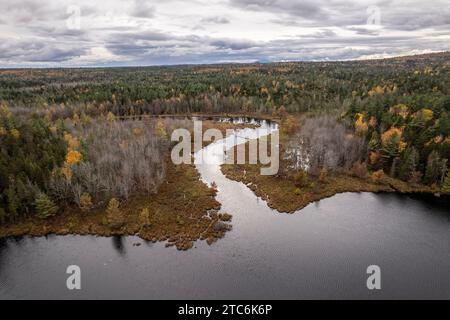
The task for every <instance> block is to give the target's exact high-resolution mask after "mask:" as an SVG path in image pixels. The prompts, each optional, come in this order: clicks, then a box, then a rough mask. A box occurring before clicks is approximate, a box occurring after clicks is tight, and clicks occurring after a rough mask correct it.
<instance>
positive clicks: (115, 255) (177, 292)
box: [0, 123, 450, 299]
mask: <svg viewBox="0 0 450 320" xmlns="http://www.w3.org/2000/svg"><path fill="white" fill-rule="evenodd" d="M263 128H269V130H275V129H276V127H274V126H272V125H270V124H268V123H263ZM255 133H256V131H255V129H246V130H241V131H239V134H238V135H237V136H239V137H252V136H253V135H254V134H255ZM237 142H239V143H240V142H242V141H237ZM221 143H226V144H227V146H229V144H228V143H230V144H231V145H232V144H233V143H232V142H230V141H228V142H224V141H223V142H221ZM221 149H222V147H218V143H214V144H211V145H210V146H208V147H207V148H205V149H204V150H203V151H202V152H203V155H204V156H205V157H206V158H211V157H212V158H215V157H217V156H218V155H220V152H221ZM198 156H199V154H197V157H198ZM197 168H198V169H199V172H200V173H201V176H202V179H203V180H204V181H205V182H207V183H211V182H212V181H214V182H215V183H216V184H217V186H218V189H219V192H218V196H217V199H218V201H219V202H221V203H222V211H223V212H230V213H232V214H233V221H232V224H233V230H232V231H231V232H228V233H227V234H226V236H225V238H223V239H220V240H219V241H218V242H216V243H215V244H213V245H212V246H208V245H207V244H206V243H205V242H204V241H198V242H196V243H195V247H194V248H193V249H191V250H188V251H183V252H181V251H177V250H176V249H175V248H174V247H171V248H165V247H164V244H163V243H156V244H153V243H151V242H145V241H143V240H141V239H140V238H138V237H115V238H104V237H93V236H48V237H41V238H29V237H22V238H18V239H14V238H9V239H4V240H0V298H2V299H13V298H57V299H61V298H64V299H65V298H88V299H91V298H125V299H127V298H142V299H144V298H151V299H196V298H205V299H227V298H230V299H231V298H233V299H240V298H242V299H264V298H268V299H278V298H288V299H299V298H333V299H335V298H356V299H367V298H369V299H378V298H438V299H449V298H450V212H449V209H448V206H447V205H448V203H447V204H446V203H445V202H444V203H441V204H439V203H437V200H436V199H435V198H427V199H424V198H420V197H414V198H412V197H409V196H405V195H396V194H372V193H343V194H338V195H336V196H333V197H331V198H328V199H324V200H321V201H320V202H317V203H313V204H310V205H309V206H307V207H306V208H304V209H302V210H300V211H299V212H297V213H295V214H291V215H289V214H284V213H278V212H277V211H275V210H272V209H270V208H268V207H267V205H266V203H265V202H264V201H262V200H261V199H259V198H257V197H256V196H255V195H254V194H253V192H252V191H251V190H250V189H248V188H247V187H246V186H245V185H244V184H242V183H238V182H234V181H230V180H228V179H226V178H225V177H224V176H223V175H222V174H221V173H220V170H219V164H218V163H214V164H202V165H197ZM135 242H140V243H142V245H141V246H138V247H136V246H133V243H135ZM373 264H375V265H378V266H380V268H381V276H382V277H381V278H382V289H381V290H379V291H369V290H368V289H367V287H366V279H367V277H368V275H367V274H366V268H367V266H369V265H373ZM69 265H78V266H80V268H81V278H82V289H81V290H78V291H77V290H72V291H69V290H68V289H67V288H66V279H67V277H68V275H67V274H66V273H65V272H66V268H67V266H69Z"/></svg>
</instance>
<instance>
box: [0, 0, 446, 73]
mask: <svg viewBox="0 0 450 320" xmlns="http://www.w3.org/2000/svg"><path fill="white" fill-rule="evenodd" d="M449 8H450V5H449V1H448V0H443V1H434V0H433V1H423V0H421V1H414V0H413V1H396V0H391V1H375V0H374V1H341V0H333V1H324V0H307V1H299V0H261V1H258V0H183V1H177V0H161V1H155V0H129V1H123V0H108V1H106V0H102V1H100V0H97V1H96V0H81V1H75V0H45V1H38V0H0V67H21V66H24V67H28V66H51V67H59V66H62V67H69V66H119V65H161V64H186V63H221V62H253V61H260V62H269V61H286V60H289V61H291V60H300V61H307V60H348V59H363V58H378V57H389V56H395V55H405V54H417V53H426V52H433V51H443V50H450V45H449V44H450V28H449V27H450V9H449Z"/></svg>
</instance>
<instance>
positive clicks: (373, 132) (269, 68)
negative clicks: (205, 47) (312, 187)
mask: <svg viewBox="0 0 450 320" xmlns="http://www.w3.org/2000/svg"><path fill="white" fill-rule="evenodd" d="M449 58H450V53H449V52H444V53H437V54H428V55H421V56H410V57H401V58H391V59H380V60H367V61H348V62H285V63H269V64H258V63H255V64H223V65H185V66H165V67H135V68H93V69H4V70H0V101H1V106H0V223H12V222H15V221H19V220H20V219H21V218H22V217H27V216H33V215H36V216H38V217H40V218H43V219H45V218H48V217H50V216H53V215H56V214H57V213H58V212H61V210H63V209H64V208H66V207H71V206H72V207H73V206H75V207H77V208H79V209H80V210H81V211H82V212H86V211H89V210H91V209H92V208H96V207H104V208H110V207H114V206H117V203H116V202H117V201H119V202H121V201H124V202H126V201H128V200H129V199H130V198H132V197H133V196H134V195H142V194H155V193H157V192H158V188H159V186H160V185H161V184H162V183H163V182H164V181H165V177H166V161H167V157H168V155H169V150H170V145H171V142H170V137H169V134H168V133H170V132H171V131H172V130H173V128H175V127H184V128H189V127H190V126H191V122H190V121H188V120H180V121H174V120H163V118H162V117H157V116H162V115H173V114H178V115H192V114H204V115H211V114H219V115H251V116H255V117H258V116H259V117H271V118H273V119H275V120H276V121H279V122H280V124H281V130H282V141H283V146H284V149H283V155H282V156H283V159H285V160H286V162H285V163H284V166H282V167H281V170H280V173H279V177H280V178H283V177H287V178H292V179H294V180H295V179H297V180H304V179H323V178H324V177H325V175H326V174H328V173H332V172H339V173H342V172H345V173H348V174H351V175H353V176H357V177H359V178H361V179H366V178H368V177H370V178H372V179H373V180H377V181H378V180H382V179H383V178H384V177H385V176H386V177H391V178H395V179H399V180H401V181H404V182H406V183H408V184H410V185H425V186H429V187H431V188H432V189H433V190H439V191H440V192H443V193H446V192H450V173H449V170H448V168H449V163H448V159H449V156H450V116H449V112H450V93H449V88H450V80H449V71H450V59H449ZM149 115H151V116H156V117H154V118H150V117H142V116H149ZM300 151H306V152H300ZM305 154H307V157H305ZM305 176H306V178H305ZM299 185H301V183H300V184H299Z"/></svg>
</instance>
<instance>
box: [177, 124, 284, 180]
mask: <svg viewBox="0 0 450 320" xmlns="http://www.w3.org/2000/svg"><path fill="white" fill-rule="evenodd" d="M202 127H203V125H202V121H194V140H193V141H194V152H198V151H200V150H201V149H202V142H203V141H205V142H210V141H218V140H221V139H224V136H223V134H222V132H221V131H220V130H218V129H208V130H206V131H205V132H204V133H203V129H202ZM257 132H258V133H260V134H258V136H257V137H255V138H254V139H253V138H244V141H243V143H237V145H236V148H235V149H236V157H235V152H234V149H233V148H231V147H230V146H229V145H227V144H226V143H223V149H222V150H219V151H218V152H217V153H216V154H215V156H214V157H210V158H204V157H203V156H204V155H203V154H202V153H200V154H198V155H197V156H196V157H195V164H203V163H205V164H219V165H220V164H246V161H247V160H248V164H257V163H258V161H259V163H261V164H262V165H263V166H265V167H261V169H260V172H261V175H275V174H277V172H278V169H279V153H280V152H279V133H278V131H270V129H260V130H259V131H257ZM230 136H234V137H235V138H236V131H235V130H232V129H227V130H226V137H230ZM269 136H270V139H269ZM171 140H172V141H178V144H176V145H175V146H174V148H173V149H172V152H171V159H172V162H173V163H174V164H182V163H185V164H192V156H191V155H192V139H191V132H190V131H189V130H187V129H183V128H181V129H175V130H174V131H173V132H172V136H171ZM269 140H270V141H269ZM244 142H248V148H246V147H245V145H244ZM269 149H270V154H269ZM246 150H248V155H247V156H246Z"/></svg>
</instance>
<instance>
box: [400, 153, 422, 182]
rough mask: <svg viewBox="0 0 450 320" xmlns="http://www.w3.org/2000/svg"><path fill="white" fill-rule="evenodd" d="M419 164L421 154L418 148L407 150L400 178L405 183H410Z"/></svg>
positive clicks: (401, 166)
mask: <svg viewBox="0 0 450 320" xmlns="http://www.w3.org/2000/svg"><path fill="white" fill-rule="evenodd" d="M418 162H419V153H418V152H417V150H416V148H414V147H411V148H408V149H406V151H405V154H404V156H403V159H402V163H401V165H400V170H399V175H400V178H401V179H402V180H404V181H408V180H409V179H410V178H411V175H412V173H413V172H414V171H415V170H416V168H417V164H418Z"/></svg>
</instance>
